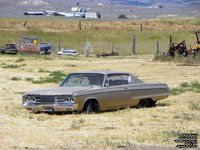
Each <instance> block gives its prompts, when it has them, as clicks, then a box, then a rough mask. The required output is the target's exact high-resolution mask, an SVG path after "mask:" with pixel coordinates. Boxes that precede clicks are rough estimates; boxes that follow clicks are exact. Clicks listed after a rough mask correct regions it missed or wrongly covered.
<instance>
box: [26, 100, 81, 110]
mask: <svg viewBox="0 0 200 150" xmlns="http://www.w3.org/2000/svg"><path fill="white" fill-rule="evenodd" d="M22 105H23V107H24V108H26V109H28V110H32V111H35V112H38V111H39V112H66V111H76V110H77V108H78V104H74V103H26V102H24V103H23V104H22Z"/></svg>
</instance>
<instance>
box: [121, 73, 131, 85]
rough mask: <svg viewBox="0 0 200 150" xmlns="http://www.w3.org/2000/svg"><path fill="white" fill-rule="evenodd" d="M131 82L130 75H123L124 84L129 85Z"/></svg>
mask: <svg viewBox="0 0 200 150" xmlns="http://www.w3.org/2000/svg"><path fill="white" fill-rule="evenodd" d="M130 82H131V77H130V76H129V75H128V74H124V75H122V84H129V83H130Z"/></svg>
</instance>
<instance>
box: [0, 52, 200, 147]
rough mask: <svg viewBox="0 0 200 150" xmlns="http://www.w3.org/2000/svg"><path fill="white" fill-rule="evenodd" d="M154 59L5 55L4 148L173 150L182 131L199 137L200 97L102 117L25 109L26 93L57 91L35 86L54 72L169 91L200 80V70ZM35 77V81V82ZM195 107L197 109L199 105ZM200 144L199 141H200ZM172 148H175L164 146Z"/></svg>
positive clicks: (0, 127) (0, 75)
mask: <svg viewBox="0 0 200 150" xmlns="http://www.w3.org/2000/svg"><path fill="white" fill-rule="evenodd" d="M152 59H153V55H144V56H139V55H138V56H135V57H108V58H95V57H89V58H85V57H82V56H79V57H62V56H61V57H58V56H54V55H51V56H20V55H17V56H8V55H0V112H1V113H0V135H1V136H0V149H17V150H18V149H20V150H21V149H134V148H135V147H137V146H139V147H140V146H141V145H142V146H145V147H143V148H141V147H140V149H147V148H152V146H151V145H157V147H153V148H152V149H156V148H157V149H166V150H167V149H170V148H174V147H175V146H176V143H175V142H174V140H175V139H177V138H178V136H179V135H180V134H181V133H198V134H199V135H200V94H199V93H195V92H191V91H188V92H185V93H182V94H179V95H176V96H174V95H171V96H169V97H168V98H167V99H165V100H162V101H159V102H158V103H157V105H156V106H155V107H152V108H143V109H136V108H127V109H123V110H117V111H109V112H102V113H98V114H90V115H86V114H73V113H72V114H68V113H67V114H62V115H61V114H45V113H41V114H34V113H32V112H30V111H27V110H25V109H24V108H23V107H22V105H21V103H22V95H23V93H24V92H27V91H30V90H36V89H44V88H50V87H57V86H58V83H47V82H44V83H42V82H41V83H33V82H31V81H32V80H37V81H39V80H41V77H42V79H45V78H48V77H49V74H50V73H49V72H53V71H54V72H55V71H61V72H63V73H65V74H68V73H70V72H77V71H85V70H120V71H127V72H130V73H133V74H134V75H136V76H137V77H139V78H140V79H142V80H144V81H145V82H153V83H160V82H164V83H167V84H168V85H169V87H170V88H174V87H178V86H179V85H180V84H181V83H183V82H188V83H191V82H194V81H200V78H199V77H200V66H176V64H174V63H168V62H153V61H152ZM30 79H31V81H30ZM194 106H195V107H194ZM198 141H199V143H200V138H198ZM164 146H171V147H164Z"/></svg>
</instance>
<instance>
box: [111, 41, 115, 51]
mask: <svg viewBox="0 0 200 150" xmlns="http://www.w3.org/2000/svg"><path fill="white" fill-rule="evenodd" d="M114 48H115V45H114V43H112V53H113V52H114Z"/></svg>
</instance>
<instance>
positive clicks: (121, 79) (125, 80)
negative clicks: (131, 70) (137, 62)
mask: <svg viewBox="0 0 200 150" xmlns="http://www.w3.org/2000/svg"><path fill="white" fill-rule="evenodd" d="M108 81H109V86H117V85H124V84H129V83H130V82H131V78H130V76H129V75H128V74H119V75H118V74H117V75H108Z"/></svg>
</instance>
